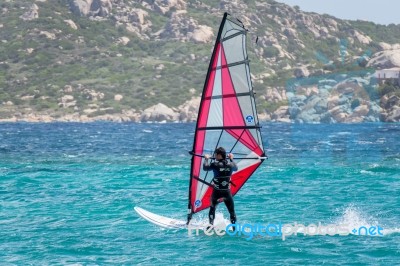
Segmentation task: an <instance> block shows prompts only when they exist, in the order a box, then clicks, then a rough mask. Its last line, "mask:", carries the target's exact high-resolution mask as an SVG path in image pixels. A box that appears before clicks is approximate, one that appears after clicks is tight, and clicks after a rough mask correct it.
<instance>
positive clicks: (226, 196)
mask: <svg viewBox="0 0 400 266" xmlns="http://www.w3.org/2000/svg"><path fill="white" fill-rule="evenodd" d="M214 154H215V159H216V160H215V161H214V162H211V163H209V159H210V155H208V154H206V155H205V156H204V158H205V160H204V164H203V170H204V171H210V170H212V171H213V172H214V178H213V180H212V182H211V184H212V185H213V187H214V190H213V192H212V194H211V206H210V212H209V214H208V219H209V222H210V224H211V225H213V224H214V218H215V208H216V207H217V204H218V199H220V198H222V199H223V200H224V202H225V205H226V208H227V209H228V211H229V214H230V219H231V223H232V224H235V223H236V214H235V205H234V202H233V197H232V194H231V190H230V188H231V186H230V184H231V175H232V172H233V171H237V170H238V167H237V165H236V163H235V162H234V161H233V154H231V153H230V154H229V162H228V160H227V159H226V151H225V149H224V148H222V147H219V148H218V149H216V150H215V152H214Z"/></svg>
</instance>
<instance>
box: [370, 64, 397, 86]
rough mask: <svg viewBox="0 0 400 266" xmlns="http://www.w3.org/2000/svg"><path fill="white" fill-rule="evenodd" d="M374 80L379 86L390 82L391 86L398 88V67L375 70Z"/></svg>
mask: <svg viewBox="0 0 400 266" xmlns="http://www.w3.org/2000/svg"><path fill="white" fill-rule="evenodd" d="M374 78H376V79H377V80H378V83H379V84H385V83H386V82H387V81H389V80H390V81H391V83H392V84H393V85H397V86H400V67H394V68H388V69H380V70H377V71H376V72H375V73H374Z"/></svg>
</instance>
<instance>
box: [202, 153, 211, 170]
mask: <svg viewBox="0 0 400 266" xmlns="http://www.w3.org/2000/svg"><path fill="white" fill-rule="evenodd" d="M209 159H210V155H208V154H205V155H204V163H203V170H204V171H210V170H211V169H212V167H211V164H210V162H209Z"/></svg>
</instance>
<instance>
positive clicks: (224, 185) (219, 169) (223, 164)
mask: <svg viewBox="0 0 400 266" xmlns="http://www.w3.org/2000/svg"><path fill="white" fill-rule="evenodd" d="M214 169H215V170H214V178H213V183H214V187H215V189H217V190H227V189H230V185H229V184H230V182H231V174H232V169H231V166H230V165H228V164H227V161H226V160H223V161H219V162H216V163H215V168H214Z"/></svg>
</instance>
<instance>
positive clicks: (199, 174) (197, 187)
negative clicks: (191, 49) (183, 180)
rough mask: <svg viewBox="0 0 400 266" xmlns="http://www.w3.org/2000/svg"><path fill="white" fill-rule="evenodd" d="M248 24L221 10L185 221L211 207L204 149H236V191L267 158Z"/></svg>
mask: <svg viewBox="0 0 400 266" xmlns="http://www.w3.org/2000/svg"><path fill="white" fill-rule="evenodd" d="M246 33H247V30H246V29H245V28H244V26H243V24H242V23H241V22H240V21H239V20H237V19H235V18H233V17H232V16H230V15H229V14H227V13H225V14H224V17H223V19H222V22H221V26H220V28H219V32H218V36H217V39H216V42H215V46H214V50H213V53H212V57H211V60H210V65H209V68H208V73H207V77H206V81H205V84H204V88H203V94H202V98H201V103H200V108H199V113H198V117H197V124H196V131H195V136H194V142H193V150H192V151H191V152H190V153H191V154H192V162H191V171H190V184H189V204H188V222H189V220H190V219H191V216H192V214H193V213H196V212H199V211H201V210H204V209H206V208H208V207H210V196H211V193H212V190H213V188H212V187H211V184H210V182H211V180H212V179H213V173H212V172H207V171H203V169H202V168H203V162H204V154H207V153H208V154H213V151H214V150H215V149H216V148H217V147H220V146H222V147H224V148H225V149H226V151H227V152H228V153H233V154H234V155H235V158H234V160H235V162H236V164H237V166H238V171H236V172H234V173H233V175H232V179H231V180H232V186H231V192H232V195H235V194H236V193H237V192H238V191H239V190H240V189H241V187H242V186H243V185H244V183H245V182H246V181H247V180H248V179H249V178H250V176H251V175H252V174H253V173H254V171H255V170H256V169H257V167H259V166H260V164H261V163H262V162H263V160H264V159H265V158H266V157H265V153H264V148H263V144H262V139H261V134H260V126H259V122H258V117H257V110H256V105H255V100H254V93H253V88H252V83H251V78H250V67H249V59H248V56H247V51H246Z"/></svg>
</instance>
